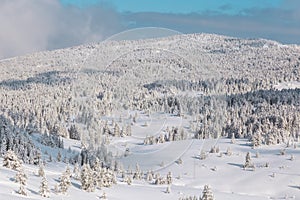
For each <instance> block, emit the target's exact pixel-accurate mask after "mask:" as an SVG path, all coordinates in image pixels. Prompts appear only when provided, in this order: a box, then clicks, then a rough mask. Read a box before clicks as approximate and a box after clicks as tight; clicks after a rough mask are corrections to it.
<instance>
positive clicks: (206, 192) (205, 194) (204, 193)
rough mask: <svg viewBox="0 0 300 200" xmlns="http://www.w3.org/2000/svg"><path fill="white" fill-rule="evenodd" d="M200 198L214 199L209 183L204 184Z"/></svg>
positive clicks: (205, 199) (204, 199)
mask: <svg viewBox="0 0 300 200" xmlns="http://www.w3.org/2000/svg"><path fill="white" fill-rule="evenodd" d="M200 199H201V200H214V195H213V193H212V191H211V189H210V186H209V185H205V186H204V189H203V191H202V197H201V198H200Z"/></svg>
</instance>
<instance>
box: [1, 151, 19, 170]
mask: <svg viewBox="0 0 300 200" xmlns="http://www.w3.org/2000/svg"><path fill="white" fill-rule="evenodd" d="M3 167H7V168H10V169H13V170H17V171H18V170H20V169H21V168H22V161H21V160H19V158H18V157H17V155H16V154H15V152H14V151H12V150H8V151H7V152H6V154H5V156H4V159H3Z"/></svg>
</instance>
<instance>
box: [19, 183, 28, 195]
mask: <svg viewBox="0 0 300 200" xmlns="http://www.w3.org/2000/svg"><path fill="white" fill-rule="evenodd" d="M18 193H19V194H21V195H23V196H27V192H26V190H25V187H24V185H22V184H20V188H19V190H18Z"/></svg>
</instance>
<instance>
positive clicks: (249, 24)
mask: <svg viewBox="0 0 300 200" xmlns="http://www.w3.org/2000/svg"><path fill="white" fill-rule="evenodd" d="M0 27H1V31H0V44H1V45H0V59H1V58H7V57H12V56H17V55H23V54H27V53H32V52H36V51H42V50H52V49H58V48H65V47H70V46H76V45H80V44H86V43H91V42H101V41H103V40H105V39H106V38H109V37H110V36H112V35H114V34H117V33H119V32H121V31H125V30H129V29H132V28H142V27H162V28H168V29H173V30H176V31H179V32H182V33H215V34H221V35H228V36H234V37H241V38H266V39H271V40H276V41H278V42H281V43H285V44H299V45H300V0H26V1H24V0H1V2H0Z"/></svg>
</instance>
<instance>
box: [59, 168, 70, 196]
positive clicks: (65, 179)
mask: <svg viewBox="0 0 300 200" xmlns="http://www.w3.org/2000/svg"><path fill="white" fill-rule="evenodd" d="M58 186H59V191H60V192H61V193H63V194H66V193H67V191H68V189H69V187H70V186H71V180H70V175H69V174H67V173H66V172H64V173H63V174H62V175H61V177H60V179H59V185H58Z"/></svg>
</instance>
